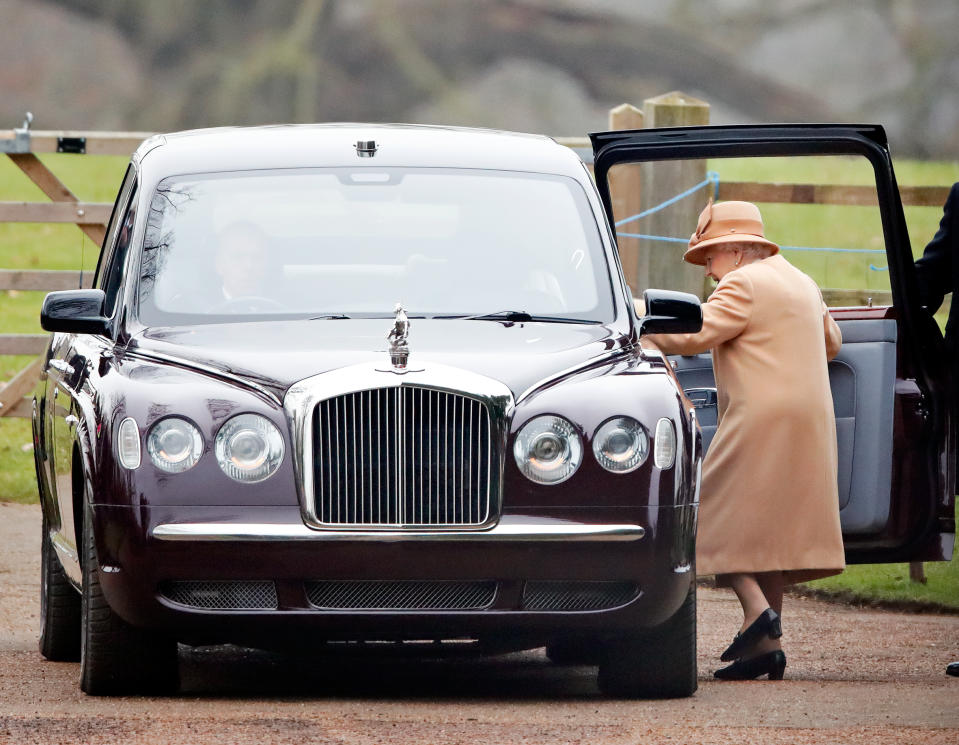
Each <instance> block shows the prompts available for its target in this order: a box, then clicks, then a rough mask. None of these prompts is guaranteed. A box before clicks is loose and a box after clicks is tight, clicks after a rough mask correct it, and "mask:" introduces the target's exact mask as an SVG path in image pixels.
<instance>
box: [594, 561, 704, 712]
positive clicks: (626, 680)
mask: <svg viewBox="0 0 959 745" xmlns="http://www.w3.org/2000/svg"><path fill="white" fill-rule="evenodd" d="M696 685H697V683H696V578H695V577H693V579H692V583H691V584H690V588H689V593H688V594H687V595H686V599H685V600H684V601H683V604H682V605H681V606H680V608H679V610H677V611H676V613H674V614H673V615H672V617H671V618H669V619H668V620H667V621H665V622H664V623H662V624H660V625H659V626H656V627H654V628H652V629H647V630H643V631H641V632H637V633H635V634H631V635H629V636H626V637H621V638H619V639H616V640H611V641H610V642H609V643H608V644H607V647H606V651H605V656H604V659H603V661H602V662H601V663H600V666H599V687H600V690H602V691H603V693H605V694H606V695H608V696H614V697H617V698H684V697H686V696H692V695H693V693H695V692H696Z"/></svg>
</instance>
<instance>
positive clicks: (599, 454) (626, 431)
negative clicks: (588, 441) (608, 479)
mask: <svg viewBox="0 0 959 745" xmlns="http://www.w3.org/2000/svg"><path fill="white" fill-rule="evenodd" d="M593 455H595V456H596V460H597V462H598V463H599V465H601V466H602V467H603V468H605V469H606V470H607V471H612V472H613V473H629V472H630V471H635V470H636V469H637V468H639V467H640V466H641V465H642V464H643V462H644V461H645V460H646V456H647V455H649V437H648V436H647V434H646V430H644V429H643V425H641V424H640V423H639V422H637V421H636V420H635V419H633V418H632V417H628V416H620V417H616V418H615V419H610V420H609V421H608V422H606V423H605V424H604V425H603V426H602V427H600V428H599V429H598V430H596V434H595V435H594V436H593Z"/></svg>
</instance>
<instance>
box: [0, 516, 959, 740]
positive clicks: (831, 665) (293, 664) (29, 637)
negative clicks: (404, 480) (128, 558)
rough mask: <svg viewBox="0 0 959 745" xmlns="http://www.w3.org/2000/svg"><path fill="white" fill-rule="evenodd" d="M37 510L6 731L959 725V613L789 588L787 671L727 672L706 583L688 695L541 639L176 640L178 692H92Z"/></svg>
mask: <svg viewBox="0 0 959 745" xmlns="http://www.w3.org/2000/svg"><path fill="white" fill-rule="evenodd" d="M39 539H40V510H39V508H38V507H36V506H23V505H14V504H7V503H0V743H18V744H19V743H34V742H37V743H297V745H302V744H303V743H306V742H310V743H383V742H396V743H410V744H411V745H412V744H414V743H415V744H416V745H428V744H429V743H441V742H443V743H469V745H485V744H486V743H520V742H522V743H571V742H583V743H586V742H588V743H596V744H598V745H602V744H605V743H624V744H625V743H630V744H632V743H639V742H643V743H647V742H677V743H685V742H697V743H735V744H736V745H741V744H742V743H751V742H763V743H770V744H776V743H836V742H843V743H882V745H888V744H889V743H943V745H946V744H948V745H956V743H959V678H949V677H947V676H946V675H945V674H944V668H945V665H946V663H947V662H949V661H951V660H952V659H959V616H947V615H911V614H902V613H891V612H885V611H877V610H860V609H855V608H848V607H844V606H837V605H831V604H827V603H822V602H819V601H815V600H809V599H799V598H791V597H790V598H787V599H786V607H785V609H784V613H783V618H784V622H783V626H784V629H785V634H786V635H785V637H784V648H785V649H786V652H787V655H788V657H789V666H788V667H787V669H786V680H784V681H783V682H781V683H770V682H766V681H761V682H750V683H720V682H714V681H713V680H712V679H711V676H712V671H713V670H714V669H715V668H716V666H717V664H718V663H717V661H716V659H715V656H716V655H717V654H718V653H719V652H720V651H721V650H722V649H723V648H724V647H725V645H726V643H727V641H728V637H730V636H731V635H732V633H733V632H734V631H735V629H736V627H737V623H738V622H739V618H738V608H739V606H738V604H737V603H736V601H735V599H734V597H733V596H732V594H731V593H726V592H721V591H716V590H705V589H703V590H701V591H700V603H699V624H700V630H699V665H700V688H699V691H698V692H697V693H696V695H695V696H694V697H693V698H691V699H682V700H673V701H649V702H647V701H639V702H634V701H609V700H606V699H603V698H602V697H600V695H599V692H598V690H597V688H596V683H595V670H594V669H592V668H588V667H566V668H562V667H557V666H554V665H552V664H550V663H549V662H548V661H547V659H546V657H545V656H544V655H543V653H542V650H538V651H534V652H525V653H521V654H513V655H503V656H499V657H487V658H476V657H463V656H448V657H445V658H427V657H423V656H416V657H411V656H410V655H409V654H407V653H406V650H396V651H392V650H386V651H376V652H375V653H373V652H369V651H367V650H358V649H350V650H344V651H343V652H342V653H340V654H337V655H333V656H324V657H320V656H316V655H312V656H304V657H301V658H292V657H288V656H287V657H283V656H278V655H273V654H266V653H261V652H251V651H247V650H239V649H236V648H216V649H209V648H208V649H197V650H189V649H186V648H181V660H180V664H181V672H182V677H183V681H184V685H183V691H182V692H181V693H180V695H178V696H175V697H170V698H113V699H109V698H89V697H86V696H84V695H83V694H81V693H80V692H79V688H78V686H77V677H78V665H76V664H70V663H52V662H45V661H43V660H42V659H41V657H40V655H39V653H38V652H37V642H36V632H37V625H38V615H39V601H38V597H37V595H38V584H39V579H38V578H39V572H40V562H39V543H40V541H39Z"/></svg>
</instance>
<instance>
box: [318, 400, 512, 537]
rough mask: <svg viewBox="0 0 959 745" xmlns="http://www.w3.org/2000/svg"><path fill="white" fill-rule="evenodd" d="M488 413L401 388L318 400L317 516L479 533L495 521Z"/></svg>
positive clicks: (475, 404) (336, 521)
mask: <svg viewBox="0 0 959 745" xmlns="http://www.w3.org/2000/svg"><path fill="white" fill-rule="evenodd" d="M492 442H493V436H492V431H491V421H490V416H489V412H488V410H487V408H486V406H484V405H483V404H482V403H480V402H479V401H477V400H475V399H472V398H469V397H467V396H462V395H459V394H455V393H447V392H444V391H437V390H432V389H429V388H419V387H411V386H403V387H397V388H382V389H375V390H366V391H357V392H355V393H348V394H346V395H342V396H338V397H336V398H332V399H327V400H325V401H320V402H319V403H318V404H317V406H316V409H315V413H314V416H313V443H314V458H313V463H314V465H313V480H314V481H313V484H314V495H315V502H316V515H317V517H318V518H319V522H320V523H322V524H327V525H338V526H342V525H362V526H401V527H419V526H449V527H456V526H464V527H465V526H476V525H482V524H484V523H486V522H487V521H488V520H489V518H490V505H491V502H492V494H493V484H494V483H495V481H496V475H495V474H496V473H497V469H496V468H495V467H494V465H495V464H494V454H493V446H492Z"/></svg>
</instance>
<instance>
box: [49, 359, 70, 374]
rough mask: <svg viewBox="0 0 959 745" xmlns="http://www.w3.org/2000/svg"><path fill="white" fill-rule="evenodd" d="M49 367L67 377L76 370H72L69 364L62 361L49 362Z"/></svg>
mask: <svg viewBox="0 0 959 745" xmlns="http://www.w3.org/2000/svg"><path fill="white" fill-rule="evenodd" d="M49 367H52V368H53V369H54V370H59V371H60V372H62V373H66V374H67V375H73V374H74V373H75V372H76V370H74V369H73V365H71V364H70V363H69V362H64V361H63V360H50V363H49Z"/></svg>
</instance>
